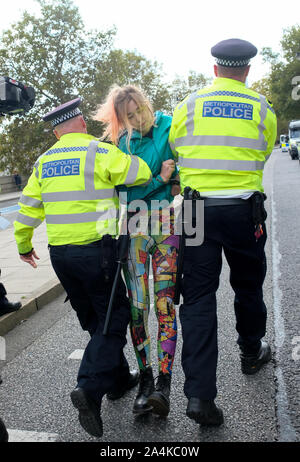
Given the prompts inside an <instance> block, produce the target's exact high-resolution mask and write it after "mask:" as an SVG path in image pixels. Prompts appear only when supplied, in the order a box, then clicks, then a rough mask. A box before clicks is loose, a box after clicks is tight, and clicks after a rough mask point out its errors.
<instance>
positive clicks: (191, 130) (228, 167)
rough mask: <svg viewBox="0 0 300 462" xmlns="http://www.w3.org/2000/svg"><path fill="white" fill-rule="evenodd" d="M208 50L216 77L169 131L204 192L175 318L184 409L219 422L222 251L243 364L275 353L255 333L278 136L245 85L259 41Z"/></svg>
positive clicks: (190, 177)
mask: <svg viewBox="0 0 300 462" xmlns="http://www.w3.org/2000/svg"><path fill="white" fill-rule="evenodd" d="M211 53H212V55H213V56H214V57H215V58H216V65H215V66H214V73H215V76H216V79H215V80H214V82H213V84H212V85H211V86H210V87H207V88H204V89H202V90H200V91H196V92H195V93H193V94H192V95H190V96H188V97H187V98H186V99H185V100H184V101H183V102H181V103H180V104H179V105H178V106H177V107H176V109H175V112H174V116H173V122H172V126H171V131H170V139H169V140H170V144H171V147H172V150H173V152H174V155H175V156H177V158H178V163H179V166H180V183H181V187H182V190H184V189H185V188H186V187H190V188H191V190H192V191H193V190H195V191H196V192H197V193H196V194H198V196H199V194H200V197H201V196H202V197H201V199H203V200H204V241H203V243H202V245H198V246H195V247H194V246H192V245H190V246H188V247H186V248H185V254H184V258H185V260H184V268H183V273H184V274H183V284H182V294H183V304H182V305H181V307H180V320H181V324H182V333H183V351H182V366H183V370H184V373H185V385H184V391H185V395H186V396H187V398H188V406H187V411H186V413H187V416H188V417H190V418H191V419H194V420H195V421H196V422H197V423H200V424H204V425H221V424H222V423H223V412H222V410H221V409H220V408H219V407H217V406H216V404H215V401H214V400H215V398H216V396H217V387H216V369H217V356H218V347H217V312H216V308H217V307H216V291H217V289H218V285H219V276H220V273H221V266H222V250H223V251H224V254H225V256H226V259H227V261H228V264H229V266H230V283H231V286H232V288H233V290H234V292H235V300H234V309H235V315H236V321H237V322H236V328H237V331H238V345H239V348H240V354H241V367H242V372H243V373H245V374H254V373H256V372H257V371H258V370H259V369H260V368H261V366H262V365H263V364H265V363H266V362H268V361H269V360H270V359H271V351H270V347H269V345H268V343H267V342H265V341H262V340H261V339H262V338H263V337H264V335H265V329H266V316H267V313H266V306H265V304H264V301H263V289H262V287H263V282H264V278H265V274H266V259H265V253H264V247H265V242H266V237H267V236H266V228H265V224H264V220H265V218H266V214H265V210H264V207H263V201H264V199H265V196H264V195H263V186H262V177H263V168H264V165H265V162H266V161H267V159H268V157H269V156H270V154H271V152H272V149H273V146H274V143H275V139H276V116H275V113H274V110H273V108H272V105H271V103H270V102H268V101H267V99H266V98H265V97H264V96H263V95H260V94H258V93H256V92H255V91H253V90H250V89H249V88H247V87H246V85H245V82H246V78H247V76H248V73H249V68H250V66H249V61H250V59H251V58H253V57H254V56H255V55H256V53H257V49H256V48H255V46H253V45H252V44H251V43H249V42H247V41H245V40H239V39H230V40H224V41H222V42H220V43H218V44H216V45H215V46H214V47H213V48H212V49H211ZM193 197H195V196H193ZM193 218H194V219H195V218H197V217H193ZM198 225H199V223H198Z"/></svg>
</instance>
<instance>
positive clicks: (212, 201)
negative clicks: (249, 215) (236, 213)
mask: <svg viewBox="0 0 300 462" xmlns="http://www.w3.org/2000/svg"><path fill="white" fill-rule="evenodd" d="M203 200H204V207H217V206H220V205H249V199H241V198H240V197H229V198H226V199H225V198H224V199H219V198H216V197H204V198H203Z"/></svg>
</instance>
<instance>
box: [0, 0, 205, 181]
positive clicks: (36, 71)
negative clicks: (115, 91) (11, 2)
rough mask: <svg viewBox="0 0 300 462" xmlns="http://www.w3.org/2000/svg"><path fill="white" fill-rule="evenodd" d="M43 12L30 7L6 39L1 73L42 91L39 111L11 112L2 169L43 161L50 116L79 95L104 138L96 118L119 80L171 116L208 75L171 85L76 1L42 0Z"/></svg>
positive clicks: (1, 41)
mask: <svg viewBox="0 0 300 462" xmlns="http://www.w3.org/2000/svg"><path fill="white" fill-rule="evenodd" d="M36 2H37V3H38V4H39V7H40V13H39V14H38V15H33V14H32V13H31V12H28V11H25V12H24V13H23V15H22V17H21V19H20V21H18V22H16V23H15V24H13V25H12V27H11V28H10V29H8V30H6V31H4V32H3V34H2V36H1V37H0V75H3V76H9V77H11V78H14V79H16V80H19V81H21V82H23V83H25V84H27V85H31V86H33V87H34V88H35V90H36V103H35V105H34V108H33V109H32V110H31V111H30V112H29V113H27V114H25V115H23V116H17V115H16V116H13V117H6V118H5V120H4V121H3V120H2V121H3V124H2V128H1V132H2V133H1V144H0V170H5V171H9V172H12V171H13V170H14V169H15V168H17V169H18V170H19V171H20V172H21V173H23V174H29V173H30V171H31V168H32V165H33V164H34V162H35V160H36V159H37V157H38V156H39V155H41V154H42V153H43V152H44V151H45V150H46V149H48V148H49V147H50V146H51V145H52V144H53V143H54V141H55V138H54V137H53V134H52V130H51V127H50V125H48V124H45V123H44V122H43V121H42V116H43V115H44V114H45V113H46V112H48V111H50V110H51V109H52V108H53V107H55V106H57V105H59V104H62V103H64V102H66V101H69V100H70V99H73V98H75V97H77V96H80V97H81V98H82V101H83V102H82V105H81V108H82V112H83V113H84V115H85V119H86V121H87V126H88V132H89V133H91V134H93V135H95V136H101V134H102V126H101V124H100V123H99V122H95V121H94V120H93V118H92V115H93V113H94V112H95V110H96V108H97V106H98V104H100V103H101V102H103V100H104V98H105V97H106V94H107V92H108V91H109V88H110V87H111V86H112V85H113V84H117V85H120V86H122V85H126V84H129V83H131V84H136V85H138V86H140V87H141V88H142V89H143V90H144V91H145V92H146V94H147V95H148V97H149V98H150V100H151V102H152V104H153V108H154V110H163V111H165V112H167V113H171V112H172V111H173V109H174V107H175V106H176V104H177V103H178V102H179V101H180V100H182V99H183V98H184V97H185V96H186V95H187V94H188V93H190V92H191V91H194V90H195V89H196V87H198V88H201V87H202V86H203V85H205V84H206V83H207V82H208V80H207V79H206V77H205V76H204V75H203V74H197V73H195V72H193V71H191V72H190V74H189V76H188V78H187V80H185V79H183V78H179V77H178V78H177V79H175V81H174V82H172V83H171V84H170V83H166V82H165V81H164V75H163V70H162V67H161V65H160V64H159V63H157V62H156V61H154V62H151V61H150V60H148V59H147V58H146V57H144V56H142V55H141V54H139V53H137V52H132V51H123V50H118V49H114V48H113V42H114V37H115V35H116V30H115V28H111V29H109V30H106V31H97V30H90V31H89V30H87V28H86V27H85V25H84V23H83V21H82V19H81V16H80V14H79V10H78V8H77V7H76V6H75V5H74V3H73V2H72V0H36Z"/></svg>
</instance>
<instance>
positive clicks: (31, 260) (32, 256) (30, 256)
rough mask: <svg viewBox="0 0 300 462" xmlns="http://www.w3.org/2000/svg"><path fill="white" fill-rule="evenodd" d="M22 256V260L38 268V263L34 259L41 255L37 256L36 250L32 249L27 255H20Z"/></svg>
mask: <svg viewBox="0 0 300 462" xmlns="http://www.w3.org/2000/svg"><path fill="white" fill-rule="evenodd" d="M20 258H21V260H22V261H25V263H29V265H31V266H32V267H33V268H37V264H36V262H35V261H34V259H36V260H39V259H40V257H38V256H37V254H36V252H35V250H32V251H31V252H29V253H27V254H26V255H20Z"/></svg>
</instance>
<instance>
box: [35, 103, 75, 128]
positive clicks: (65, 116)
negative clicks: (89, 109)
mask: <svg viewBox="0 0 300 462" xmlns="http://www.w3.org/2000/svg"><path fill="white" fill-rule="evenodd" d="M80 103H81V98H75V99H72V100H71V101H68V102H67V103H64V104H61V105H60V106H58V107H56V108H55V109H53V110H52V111H50V112H48V113H47V114H46V115H44V117H43V120H44V122H51V124H52V126H53V127H56V125H59V124H61V123H63V122H65V121H66V120H69V119H72V118H73V117H77V116H78V115H80V114H82V112H81V111H80V109H79V107H78V106H79V105H80Z"/></svg>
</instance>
